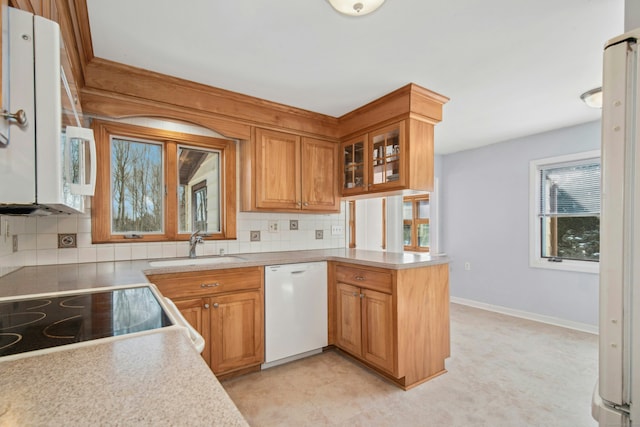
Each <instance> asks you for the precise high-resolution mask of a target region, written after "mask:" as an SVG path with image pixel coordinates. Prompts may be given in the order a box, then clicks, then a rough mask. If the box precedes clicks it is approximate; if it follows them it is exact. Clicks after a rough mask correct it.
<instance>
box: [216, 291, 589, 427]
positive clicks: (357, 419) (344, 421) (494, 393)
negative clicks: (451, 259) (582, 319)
mask: <svg viewBox="0 0 640 427" xmlns="http://www.w3.org/2000/svg"><path fill="white" fill-rule="evenodd" d="M597 356H598V349H597V337H596V336H595V335H591V334H587V333H582V332H577V331H572V330H568V329H564V328H560V327H555V326H550V325H545V324H541V323H536V322H532V321H528V320H523V319H518V318H514V317H509V316H505V315H501V314H497V313H492V312H488V311H484V310H479V309H476V308H471V307H466V306H461V305H457V304H452V305H451V357H450V358H449V359H448V360H447V363H446V366H447V369H448V371H449V372H448V373H446V374H444V375H441V376H439V377H437V378H435V379H433V380H431V381H429V382H427V383H425V384H422V385H420V386H418V387H416V388H414V389H412V390H409V391H406V392H405V391H402V390H400V389H398V388H397V387H395V386H393V385H391V384H390V383H388V382H387V381H385V380H384V379H382V378H381V377H379V376H377V375H376V374H374V373H372V372H371V371H369V370H367V369H365V368H363V367H361V366H360V365H358V364H357V363H355V362H353V361H352V360H351V359H349V358H347V357H345V356H342V355H341V354H339V353H338V352H335V351H328V352H325V353H323V354H321V355H317V356H312V357H309V358H306V359H303V360H299V361H295V362H291V363H289V364H286V365H281V366H278V367H274V368H271V369H267V370H264V371H261V372H256V373H253V374H249V375H246V376H243V377H240V378H235V379H231V380H227V381H225V382H223V386H224V387H225V389H226V390H227V392H228V393H229V395H230V396H231V398H232V399H233V401H234V402H235V403H236V405H237V406H238V408H239V409H240V412H242V414H243V415H244V417H245V418H246V419H247V421H248V422H249V424H250V425H252V426H322V425H336V426H438V427H439V426H447V427H449V426H465V427H469V426H492V427H500V426H509V427H512V426H549V427H561V426H567V427H577V426H583V427H589V426H596V425H597V424H596V422H595V421H593V419H592V418H591V412H590V411H591V409H590V408H591V407H590V404H591V392H592V390H593V386H594V383H595V381H596V377H597Z"/></svg>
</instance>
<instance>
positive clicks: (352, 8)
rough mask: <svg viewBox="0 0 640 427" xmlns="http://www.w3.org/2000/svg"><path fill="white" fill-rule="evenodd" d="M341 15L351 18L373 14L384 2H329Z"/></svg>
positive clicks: (361, 0)
mask: <svg viewBox="0 0 640 427" xmlns="http://www.w3.org/2000/svg"><path fill="white" fill-rule="evenodd" d="M327 1H328V2H329V3H330V4H331V6H332V7H333V8H334V9H335V10H337V11H338V12H340V13H344V14H345V15H350V16H362V15H366V14H368V13H371V12H373V11H374V10H376V9H377V8H379V7H380V6H382V3H384V0H327Z"/></svg>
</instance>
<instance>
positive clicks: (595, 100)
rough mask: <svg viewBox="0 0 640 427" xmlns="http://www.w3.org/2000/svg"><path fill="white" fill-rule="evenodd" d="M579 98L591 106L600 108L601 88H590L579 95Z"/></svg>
mask: <svg viewBox="0 0 640 427" xmlns="http://www.w3.org/2000/svg"><path fill="white" fill-rule="evenodd" d="M580 99H582V100H583V101H584V103H585V104H587V105H588V106H589V107H591V108H602V88H601V87H597V88H595V89H591V90H589V91H587V92H585V93H583V94H582V95H580Z"/></svg>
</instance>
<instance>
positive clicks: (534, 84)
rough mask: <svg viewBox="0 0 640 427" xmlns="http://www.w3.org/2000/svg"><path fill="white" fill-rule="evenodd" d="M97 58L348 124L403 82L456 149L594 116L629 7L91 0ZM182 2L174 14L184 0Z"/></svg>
mask: <svg viewBox="0 0 640 427" xmlns="http://www.w3.org/2000/svg"><path fill="white" fill-rule="evenodd" d="M87 4H88V10H89V21H90V26H91V35H92V41H93V48H94V54H95V56H97V57H101V58H105V59H109V60H112V61H117V62H120V63H124V64H128V65H132V66H135V67H140V68H145V69H148V70H152V71H156V72H160V73H164V74H168V75H171V76H176V77H180V78H183V79H188V80H192V81H195V82H199V83H203V84H207V85H211V86H215V87H219V88H223V89H227V90H231V91H235V92H239V93H242V94H246V95H251V96H255V97H259V98H263V99H267V100H270V101H275V102H279V103H282V104H286V105H290V106H294V107H298V108H302V109H306V110H310V111H314V112H318V113H323V114H328V115H331V116H335V117H339V116H341V115H343V114H345V113H348V112H349V111H351V110H353V109H355V108H357V107H359V106H362V105H363V104H366V103H367V102H369V101H372V100H374V99H376V98H379V97H380V96H382V95H385V94H387V93H389V92H391V91H393V90H395V89H397V88H399V87H401V86H404V85H405V84H407V83H416V84H418V85H420V86H423V87H425V88H427V89H430V90H432V91H435V92H438V93H440V94H442V95H445V96H447V97H449V98H450V99H451V100H450V101H449V103H447V104H445V106H444V119H443V121H442V123H440V124H438V125H437V126H436V146H435V149H436V153H439V154H447V153H452V152H456V151H460V150H465V149H470V148H474V147H478V146H482V145H486V144H491V143H495V142H500V141H505V140H508V139H512V138H517V137H521V136H526V135H531V134H535V133H539V132H544V131H548V130H552V129H557V128H561V127H565V126H570V125H575V124H579V123H584V122H588V121H593V120H597V119H598V118H599V117H600V110H594V109H590V108H588V107H586V106H585V105H584V104H583V103H582V102H581V101H580V99H579V96H580V94H581V93H583V92H585V91H587V90H589V89H592V88H594V87H597V86H600V85H601V80H602V49H603V46H604V43H605V42H606V41H607V40H608V39H609V38H612V37H614V36H616V35H618V34H620V33H622V32H623V27H624V0H561V1H558V0H483V1H478V0H447V1H442V0H387V1H386V3H385V4H383V5H382V7H380V9H378V10H377V11H375V12H374V13H372V14H370V15H367V16H363V17H356V18H353V17H347V16H344V15H341V14H339V13H337V12H335V11H334V10H333V9H332V8H331V6H330V5H329V3H328V2H327V1H326V0H278V1H264V0H234V1H221V0H218V1H216V0H181V1H180V2H176V1H175V0H134V1H132V0H109V1H104V0H87ZM178 5H179V6H180V7H177V6H178Z"/></svg>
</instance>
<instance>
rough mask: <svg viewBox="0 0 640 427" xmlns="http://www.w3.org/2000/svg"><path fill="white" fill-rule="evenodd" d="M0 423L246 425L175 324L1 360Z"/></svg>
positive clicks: (59, 424) (26, 424) (9, 424)
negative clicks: (140, 332) (120, 336)
mask: <svg viewBox="0 0 640 427" xmlns="http://www.w3.org/2000/svg"><path fill="white" fill-rule="evenodd" d="M61 348H63V347H61ZM0 360H1V359H0ZM0 425H3V426H4V425H8V426H13V425H16V426H18V425H19V426H32V425H33V426H35V425H38V426H41V425H52V426H53V425H57V426H63V425H64V426H88V425H102V426H106V425H122V426H125V425H127V426H133V425H135V426H178V425H185V426H187V425H188V426H198V425H206V426H248V424H247V423H246V421H245V420H244V418H243V417H242V415H241V414H240V412H239V411H238V409H237V408H236V406H235V405H234V403H233V402H232V401H231V399H230V398H229V396H228V395H227V393H226V392H225V390H224V388H223V387H222V385H220V383H219V382H218V380H217V379H216V377H215V376H214V375H213V373H212V372H211V370H210V369H209V367H208V366H207V365H206V363H205V362H204V360H203V359H202V358H201V357H200V356H199V355H198V354H197V353H196V351H195V350H194V349H193V346H192V345H191V343H190V342H189V339H188V338H187V336H186V334H185V333H184V332H183V331H182V330H180V329H171V330H166V331H162V332H157V333H149V334H145V335H138V336H134V337H130V338H126V339H120V340H115V341H109V342H100V343H97V344H94V345H87V346H82V347H76V348H72V349H60V350H57V351H53V352H50V353H47V354H42V355H37V356H29V357H23V358H20V359H16V360H8V361H0Z"/></svg>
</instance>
